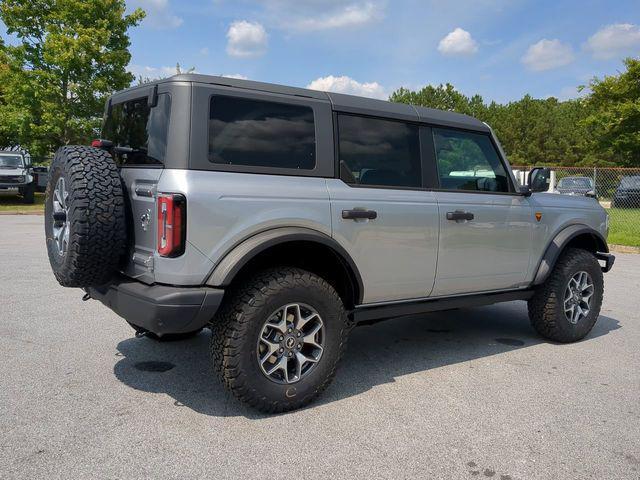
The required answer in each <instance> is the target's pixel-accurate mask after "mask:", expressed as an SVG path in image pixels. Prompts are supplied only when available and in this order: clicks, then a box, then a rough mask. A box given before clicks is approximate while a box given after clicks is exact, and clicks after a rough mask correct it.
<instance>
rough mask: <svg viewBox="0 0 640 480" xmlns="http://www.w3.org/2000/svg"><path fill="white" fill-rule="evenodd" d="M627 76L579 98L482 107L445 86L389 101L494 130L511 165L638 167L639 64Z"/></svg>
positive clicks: (598, 83) (630, 63)
mask: <svg viewBox="0 0 640 480" xmlns="http://www.w3.org/2000/svg"><path fill="white" fill-rule="evenodd" d="M625 65H626V67H627V71H625V72H623V73H621V74H620V75H618V76H612V77H605V78H604V79H603V80H598V79H594V80H592V81H591V83H590V85H589V88H590V90H591V92H592V93H590V94H589V95H586V96H585V97H583V98H579V99H575V100H567V101H559V100H558V99H556V98H553V97H551V98H547V99H535V98H533V97H531V96H530V95H525V96H524V97H523V98H522V99H520V100H518V101H515V102H509V103H507V104H499V103H496V102H491V103H486V102H485V101H484V99H483V98H482V97H481V96H480V95H474V96H472V97H468V96H466V95H464V94H462V93H461V92H459V91H457V90H456V89H455V88H454V87H453V86H452V85H451V84H446V85H438V86H435V87H434V86H431V85H429V86H426V87H424V88H423V89H422V90H419V91H411V90H407V89H405V88H400V89H399V90H397V91H395V92H394V93H393V94H392V95H391V97H390V100H391V101H393V102H403V103H410V104H413V105H421V106H424V107H431V108H438V109H441V110H449V111H454V112H458V113H464V114H467V115H471V116H473V117H476V118H478V119H480V120H482V121H484V122H486V123H488V124H489V125H491V127H492V128H493V129H494V131H495V132H496V135H497V136H498V138H499V139H500V142H501V143H502V146H503V148H504V150H505V151H506V153H507V155H508V156H509V159H510V161H511V163H512V164H514V165H544V164H547V165H566V166H583V165H584V166H586V165H590V166H591V165H598V166H615V165H618V166H640V61H639V60H634V59H627V60H625Z"/></svg>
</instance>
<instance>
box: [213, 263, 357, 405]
mask: <svg viewBox="0 0 640 480" xmlns="http://www.w3.org/2000/svg"><path fill="white" fill-rule="evenodd" d="M211 328H212V331H213V332H212V337H211V359H212V363H213V367H214V370H215V371H216V373H217V374H218V375H219V376H220V378H221V379H222V381H223V383H224V384H225V386H226V387H227V388H228V389H229V390H230V391H231V392H232V393H233V394H234V395H235V396H236V397H237V398H238V399H239V400H241V401H242V402H244V403H247V404H249V405H251V406H252V407H254V408H256V409H258V410H261V411H263V412H270V413H273V412H284V411H288V410H293V409H296V408H300V407H302V406H304V405H306V404H308V403H309V402H311V401H312V400H313V399H314V398H315V397H317V396H318V395H319V394H320V393H321V392H322V391H323V390H324V389H325V388H326V387H327V386H328V385H329V384H330V383H331V380H332V379H333V377H334V375H335V371H336V368H337V365H338V362H339V360H340V358H341V357H342V354H343V352H344V350H345V347H346V342H347V337H348V334H349V330H350V323H349V321H348V319H347V314H346V312H345V309H344V306H343V304H342V301H341V299H340V297H339V296H338V294H337V293H336V291H335V290H334V289H333V287H332V286H331V285H329V284H328V283H327V282H326V281H325V280H324V279H322V278H320V277H318V276H317V275H314V274H312V273H310V272H307V271H304V270H300V269H296V268H278V269H272V270H267V271H264V272H262V273H260V274H258V275H256V276H255V277H253V278H252V279H249V280H248V281H246V282H243V287H241V288H239V289H237V290H235V291H233V290H231V291H230V292H229V297H228V298H227V300H226V301H225V304H224V305H223V307H222V309H221V311H220V312H219V314H218V315H217V316H216V318H215V319H214V321H213V324H212V326H211Z"/></svg>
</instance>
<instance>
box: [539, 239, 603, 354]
mask: <svg viewBox="0 0 640 480" xmlns="http://www.w3.org/2000/svg"><path fill="white" fill-rule="evenodd" d="M603 293H604V280H603V275H602V270H601V268H600V264H599V263H598V260H597V259H596V258H595V257H594V256H593V254H591V253H590V252H587V251H586V250H582V249H577V248H569V249H567V250H566V251H565V252H564V253H563V254H562V256H561V257H560V259H559V260H558V262H557V263H556V265H555V267H554V269H553V271H552V272H551V275H549V278H548V279H547V281H546V282H545V284H544V285H542V286H540V288H539V289H538V290H537V291H536V293H535V295H534V296H533V298H531V300H529V304H528V306H529V319H530V320H531V325H532V326H533V328H535V329H536V331H537V332H538V333H539V334H540V335H542V336H543V337H545V338H548V339H550V340H554V341H556V342H563V343H568V342H575V341H578V340H581V339H582V338H584V337H585V336H586V335H587V334H588V333H589V332H590V331H591V329H592V328H593V326H594V325H595V323H596V320H597V319H598V315H600V307H601V305H602V296H603Z"/></svg>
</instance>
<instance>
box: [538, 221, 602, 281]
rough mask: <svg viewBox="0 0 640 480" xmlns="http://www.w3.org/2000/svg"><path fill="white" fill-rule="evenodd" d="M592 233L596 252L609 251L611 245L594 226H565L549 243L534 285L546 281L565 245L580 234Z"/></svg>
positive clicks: (539, 265)
mask: <svg viewBox="0 0 640 480" xmlns="http://www.w3.org/2000/svg"><path fill="white" fill-rule="evenodd" d="M585 234H587V235H590V236H591V237H592V238H593V240H594V245H595V246H596V249H595V251H594V252H593V253H594V254H597V253H605V254H606V253H609V246H608V245H607V241H606V240H605V238H604V237H603V236H602V234H601V233H600V232H598V231H597V230H595V229H594V228H591V227H588V226H586V225H570V226H568V227H565V228H564V229H562V230H561V231H560V232H558V233H557V234H556V236H555V237H554V238H553V239H552V240H551V242H549V245H548V246H547V248H546V249H545V252H544V254H543V256H542V259H541V260H540V263H539V264H538V270H537V272H536V276H535V277H534V280H533V285H540V284H542V283H544V282H545V281H546V279H547V278H548V277H549V274H551V271H552V270H553V267H554V266H555V264H556V262H557V261H558V257H560V254H561V253H562V251H563V250H564V249H565V247H566V246H567V245H568V244H569V242H571V240H573V239H574V238H576V237H578V236H579V235H585Z"/></svg>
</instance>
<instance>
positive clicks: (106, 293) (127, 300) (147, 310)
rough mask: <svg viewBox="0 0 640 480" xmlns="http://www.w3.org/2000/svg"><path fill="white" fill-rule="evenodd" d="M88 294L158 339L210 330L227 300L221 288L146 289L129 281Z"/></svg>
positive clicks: (122, 281) (124, 279)
mask: <svg viewBox="0 0 640 480" xmlns="http://www.w3.org/2000/svg"><path fill="white" fill-rule="evenodd" d="M86 290H87V293H88V294H89V296H90V297H91V298H93V299H95V300H99V301H100V302H102V303H103V304H104V305H106V306H107V307H109V308H110V309H111V310H113V311H114V312H115V313H117V314H118V315H120V316H121V317H122V318H124V319H125V320H126V321H127V322H129V323H131V324H133V325H136V326H137V327H141V328H143V329H145V330H148V331H150V332H153V333H155V334H156V335H158V336H162V335H166V334H170V333H188V332H193V331H196V330H199V329H200V328H202V327H204V326H206V325H207V324H208V323H209V322H210V321H211V319H212V318H213V316H214V315H215V313H216V312H217V311H218V308H219V307H220V304H221V303H222V297H223V296H224V290H221V289H218V288H210V287H194V288H192V287H170V286H166V285H146V284H144V283H142V282H138V281H136V280H132V279H130V278H127V277H118V278H117V279H115V280H113V281H112V282H111V283H109V284H107V285H104V286H101V287H91V288H88V289H86Z"/></svg>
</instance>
